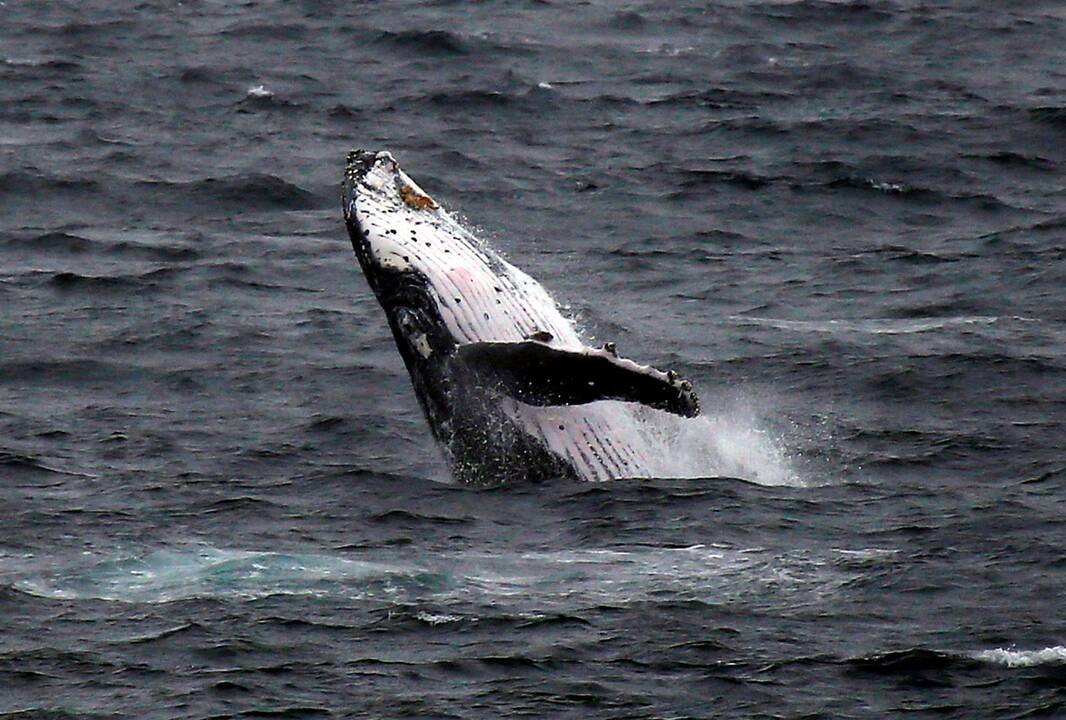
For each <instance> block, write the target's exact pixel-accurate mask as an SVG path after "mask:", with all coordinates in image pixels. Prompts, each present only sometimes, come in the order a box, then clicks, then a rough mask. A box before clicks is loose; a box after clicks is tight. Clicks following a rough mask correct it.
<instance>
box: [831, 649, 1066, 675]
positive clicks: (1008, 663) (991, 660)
mask: <svg viewBox="0 0 1066 720" xmlns="http://www.w3.org/2000/svg"><path fill="white" fill-rule="evenodd" d="M846 663H847V664H848V665H850V666H852V667H853V668H855V669H856V670H859V671H862V672H867V673H873V674H877V675H909V674H921V673H924V672H926V671H932V672H942V671H945V670H950V669H965V668H974V667H977V666H979V665H981V664H988V665H998V666H1001V667H1006V668H1011V669H1018V668H1033V667H1041V666H1057V665H1066V647H1063V646H1061V645H1056V646H1053V647H1046V648H1043V649H1042V650H1016V649H1013V648H1011V649H1007V648H996V649H994V650H979V651H975V652H948V651H942V650H932V649H928V648H909V649H906V650H893V651H889V652H884V653H876V654H873V655H866V656H861V657H856V658H848V659H847V660H846Z"/></svg>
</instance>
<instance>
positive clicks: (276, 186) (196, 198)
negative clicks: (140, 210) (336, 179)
mask: <svg viewBox="0 0 1066 720" xmlns="http://www.w3.org/2000/svg"><path fill="white" fill-rule="evenodd" d="M137 185H138V186H139V187H141V188H142V189H146V190H149V191H151V192H152V193H153V194H160V195H165V196H166V197H167V199H169V200H170V201H171V202H173V201H174V200H175V199H177V200H180V201H183V202H185V203H198V204H199V203H207V204H210V205H216V206H220V207H236V208H244V209H268V208H280V209H284V210H311V209H314V208H318V207H322V206H323V205H324V203H323V201H322V200H321V199H320V198H318V197H316V195H315V194H314V193H312V192H310V191H308V190H305V189H304V188H302V187H300V186H299V185H296V184H294V183H290V182H288V181H286V180H283V179H282V178H280V177H278V176H276V175H270V174H266V173H247V174H240V175H229V176H225V177H213V178H204V179H201V180H193V181H190V182H167V181H157V180H144V181H141V182H139V183H137Z"/></svg>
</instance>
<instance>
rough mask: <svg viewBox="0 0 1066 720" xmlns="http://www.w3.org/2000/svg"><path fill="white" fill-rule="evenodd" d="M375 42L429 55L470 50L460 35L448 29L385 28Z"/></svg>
mask: <svg viewBox="0 0 1066 720" xmlns="http://www.w3.org/2000/svg"><path fill="white" fill-rule="evenodd" d="M375 42H377V43H379V44H381V45H387V46H390V47H394V48H398V49H401V50H408V51H413V52H416V53H419V54H423V53H425V54H428V55H466V54H467V53H468V52H469V51H470V50H469V48H468V47H467V45H466V43H465V42H463V39H462V38H461V37H460V36H459V35H457V34H455V33H452V32H448V31H447V30H404V31H401V32H391V31H388V30H385V31H382V32H380V33H379V34H378V35H377V38H376V39H375Z"/></svg>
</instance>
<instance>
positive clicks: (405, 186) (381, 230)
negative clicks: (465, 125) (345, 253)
mask: <svg viewBox="0 0 1066 720" xmlns="http://www.w3.org/2000/svg"><path fill="white" fill-rule="evenodd" d="M341 201H342V204H343V208H344V219H345V224H346V225H347V227H348V234H349V236H350V237H351V240H352V247H353V248H354V249H355V254H356V257H358V259H359V264H360V266H361V267H362V269H363V274H364V275H365V276H366V280H367V283H368V284H369V285H370V288H371V290H373V292H374V295H375V296H377V299H378V302H379V303H380V304H381V306H382V308H383V309H384V310H385V315H386V318H387V319H388V322H389V327H390V328H391V329H392V333H393V336H394V338H395V340H396V345H397V348H398V349H399V351H400V354H401V355H402V356H403V359H404V362H405V363H406V365H407V367H408V370H410V371H411V374H412V377H414V375H415V373H416V372H418V371H420V370H422V369H424V366H426V365H427V364H428V363H432V362H435V361H436V360H438V359H439V358H440V357H442V356H444V355H446V354H447V353H449V352H450V351H451V350H452V349H453V348H454V347H455V345H456V338H455V337H454V335H453V333H452V332H450V330H449V327H448V323H447V322H446V321H445V318H444V317H443V315H442V308H441V305H442V303H441V297H440V289H439V287H438V286H439V285H440V279H439V278H437V277H435V275H436V274H438V273H439V272H440V271H439V269H438V267H437V265H438V264H439V263H440V258H439V257H438V256H443V255H444V251H445V250H446V248H443V247H438V248H437V249H434V248H433V243H434V240H437V244H438V245H440V244H441V243H440V241H439V240H438V239H437V237H436V235H435V232H434V228H435V226H439V225H440V222H441V217H440V215H439V214H440V213H441V212H442V211H440V209H439V207H438V206H437V203H436V202H435V201H434V200H433V199H432V198H430V197H429V195H427V194H426V193H425V191H423V190H422V189H421V188H420V187H418V185H417V184H416V183H415V182H414V181H413V180H412V179H411V178H410V177H408V176H407V174H406V173H404V172H403V170H402V169H400V166H399V165H398V164H397V163H396V161H395V160H394V159H393V157H392V155H391V154H390V153H388V152H371V151H365V150H353V151H352V152H350V153H349V154H348V165H347V168H346V169H345V173H344V180H343V182H342V184H341ZM427 245H428V247H427ZM448 252H450V250H449V251H448Z"/></svg>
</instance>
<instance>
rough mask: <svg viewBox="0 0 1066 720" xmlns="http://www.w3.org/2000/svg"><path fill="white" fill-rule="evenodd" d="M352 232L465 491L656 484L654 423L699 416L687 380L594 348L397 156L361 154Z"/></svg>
mask: <svg viewBox="0 0 1066 720" xmlns="http://www.w3.org/2000/svg"><path fill="white" fill-rule="evenodd" d="M341 189H342V203H343V210H344V219H345V224H346V225H347V228H348V234H349V236H350V237H351V241H352V246H353V248H354V249H355V255H356V257H357V258H358V260H359V264H360V266H361V267H362V270H363V273H364V275H365V276H366V280H367V282H368V284H369V285H370V288H371V290H372V291H373V292H374V294H375V296H376V297H377V299H378V301H379V303H380V304H381V307H382V308H383V309H384V311H385V317H386V319H387V321H388V325H389V328H390V329H391V330H392V335H393V338H394V339H395V341H396V346H397V349H398V350H399V352H400V356H401V357H402V358H403V361H404V364H405V365H406V366H407V371H408V373H409V375H410V377H411V383H412V384H413V386H414V390H415V394H416V396H417V397H418V401H419V403H420V405H421V406H422V410H423V412H424V413H425V416H426V420H427V422H428V423H429V427H430V430H431V432H432V433H433V436H434V438H435V439H436V440H437V442H438V444H439V445H440V447H441V449H442V451H443V453H444V456H445V459H446V460H447V462H448V465H449V467H450V469H451V472H452V475H453V476H454V477H455V479H456V480H458V481H460V482H464V483H471V484H482V485H488V484H498V483H503V482H511V481H516V480H530V481H540V480H545V479H549V478H559V477H562V478H569V479H584V480H606V479H609V478H619V477H640V476H650V475H655V474H657V473H656V469H657V468H658V467H661V465H660V464H659V460H660V458H656V457H655V454H656V453H655V451H654V450H652V449H650V447H649V446H648V445H647V444H646V443H643V442H641V438H642V436H643V435H644V433H645V432H646V430H647V428H646V427H644V425H645V424H646V423H647V422H648V418H649V417H650V418H652V419H654V417H655V416H656V415H662V414H665V413H669V414H673V415H676V416H681V417H694V416H696V415H697V414H698V413H699V405H698V401H697V398H696V395H695V393H694V392H693V389H692V385H691V384H690V383H689V382H688V381H685V380H682V379H680V378H679V377H678V376H677V375H676V373H674V372H672V371H671V372H661V371H659V370H656V369H653V368H651V367H647V366H644V365H639V364H637V363H635V362H633V361H631V360H626V359H623V358H620V357H618V355H617V352H616V350H615V346H614V344H613V343H607V344H606V345H604V346H603V347H602V348H600V349H593V348H590V347H587V346H586V345H585V344H584V343H583V342H582V340H581V338H580V337H579V335H578V333H577V331H576V330H575V329H574V327H573V325H572V324H571V323H570V322H569V321H568V320H567V319H566V318H565V317H563V315H562V313H561V312H560V311H559V309H558V307H557V305H556V303H555V301H554V300H552V298H551V296H549V295H548V293H547V291H546V290H545V289H544V288H543V287H542V286H541V285H540V284H539V283H538V282H536V281H535V280H534V279H533V278H531V277H530V276H529V275H527V274H526V273H524V272H523V271H521V270H519V269H518V268H517V267H515V266H513V265H511V264H510V263H508V262H507V261H505V260H504V259H503V258H501V257H500V256H499V255H497V254H496V253H495V252H493V251H492V250H491V249H490V248H488V247H487V246H485V245H484V244H482V243H481V242H480V241H479V240H478V239H477V238H475V237H474V236H473V235H472V234H471V233H470V232H469V231H468V230H467V229H466V228H464V227H463V226H462V225H461V224H460V223H459V222H457V221H456V220H455V219H454V218H453V217H452V216H451V215H450V214H449V213H448V212H447V211H445V210H444V209H443V208H441V207H440V205H438V204H437V202H436V201H435V200H434V199H433V198H431V197H430V196H429V195H427V194H426V193H425V191H423V190H422V189H421V188H420V187H419V186H418V185H417V184H416V183H415V182H414V181H413V180H412V179H411V178H410V177H409V176H408V175H407V174H406V173H405V172H404V171H403V170H402V169H401V168H400V166H399V165H398V164H397V163H396V161H395V160H394V159H393V157H392V155H391V154H389V153H388V152H370V151H365V150H353V151H352V152H350V153H349V154H348V163H347V168H346V170H345V173H344V180H343V182H342V184H341Z"/></svg>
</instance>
